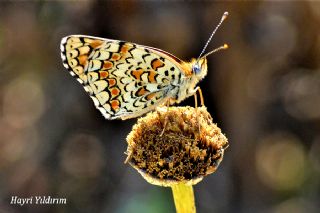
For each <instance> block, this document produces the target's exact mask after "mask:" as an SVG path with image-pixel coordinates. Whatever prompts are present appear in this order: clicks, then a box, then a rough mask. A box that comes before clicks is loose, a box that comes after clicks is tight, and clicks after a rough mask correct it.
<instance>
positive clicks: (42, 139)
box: [0, 1, 320, 213]
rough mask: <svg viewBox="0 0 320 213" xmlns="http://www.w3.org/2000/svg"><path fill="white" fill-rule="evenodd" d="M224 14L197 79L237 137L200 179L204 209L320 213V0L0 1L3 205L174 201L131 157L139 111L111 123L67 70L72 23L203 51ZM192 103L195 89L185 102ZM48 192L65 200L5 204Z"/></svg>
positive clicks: (91, 31) (127, 207) (103, 206)
mask: <svg viewBox="0 0 320 213" xmlns="http://www.w3.org/2000/svg"><path fill="white" fill-rule="evenodd" d="M224 11H229V13H230V16H229V18H228V19H227V20H226V22H225V23H224V24H223V26H222V27H221V29H219V31H218V32H217V34H216V35H215V36H214V39H213V41H212V42H211V43H210V45H209V48H208V50H211V49H213V48H215V47H217V46H220V45H222V44H224V43H228V44H229V46H230V49H228V50H227V51H221V52H219V53H216V54H214V55H211V56H210V57H209V58H208V66H209V71H208V76H207V77H206V78H205V79H204V80H203V81H202V82H201V83H200V86H201V88H202V90H203V93H204V96H205V103H206V105H207V107H208V110H209V112H210V113H211V114H212V116H213V118H214V121H215V122H216V123H217V124H218V125H219V126H220V127H221V128H222V131H223V132H224V133H225V134H226V135H227V137H228V138H229V142H230V147H229V149H228V150H227V152H226V154H225V159H224V161H223V162H222V163H221V166H220V168H219V169H218V171H217V172H216V173H215V174H213V175H210V176H209V177H207V178H205V179H204V181H202V182H201V183H199V184H198V185H196V186H195V194H196V203H197V208H198V212H199V213H201V212H281V213H282V212H291V213H293V212H319V208H320V207H319V200H320V196H319V192H320V157H319V156H320V155H319V153H320V133H319V132H320V131H319V129H320V28H319V26H320V4H319V3H318V2H316V1H315V2H312V1H310V2H302V1H301V2H258V1H253V2H240V3H231V2H210V1H174V3H169V1H159V2H158V1H121V2H119V3H116V1H109V2H103V3H99V2H97V1H80V2H64V1H59V2H36V1H35V2H12V3H9V2H1V3H0V135H1V137H0V212H116V213H122V212H130V213H131V212H132V213H134V212H139V213H144V212H145V213H149V212H154V213H162V212H163V213H165V212H174V205H173V201H172V197H171V191H170V189H168V188H161V187H157V186H153V185H150V184H148V183H146V182H145V181H144V180H143V179H142V178H141V176H140V175H139V174H138V173H137V172H136V171H134V170H133V169H132V168H131V167H129V166H128V165H125V164H124V163H123V162H124V160H125V158H126V156H125V154H124V151H125V150H126V141H125V138H126V135H127V134H128V133H129V131H130V129H131V127H132V125H133V124H134V123H135V119H133V120H127V121H107V120H105V119H104V118H103V117H102V115H101V114H100V112H99V111H98V110H96V109H95V107H94V105H93V103H92V101H91V100H90V98H89V97H88V96H87V95H86V93H85V91H84V90H83V89H82V88H81V85H80V84H79V83H78V82H76V81H75V79H74V78H72V77H71V76H70V75H69V74H68V72H66V70H65V69H64V67H63V66H62V63H61V59H60V51H59V43H60V40H61V38H62V37H63V36H65V35H69V34H86V35H92V36H99V37H105V38H111V39H121V40H127V41H132V42H135V43H138V44H143V45H148V46H153V47H157V48H160V49H163V50H165V51H168V52H170V53H172V54H174V55H176V56H177V57H179V58H181V59H186V60H189V59H190V58H191V57H197V56H198V55H199V53H200V51H201V49H202V47H203V46H204V44H205V42H206V40H207V38H208V37H209V35H210V33H211V31H212V29H213V28H214V27H215V26H216V24H217V22H218V21H219V20H220V17H221V15H222V14H223V12H224ZM187 104H188V105H193V104H194V103H193V99H192V98H189V99H188V100H187V101H185V102H183V103H182V105H187ZM13 195H16V196H19V197H30V196H36V195H50V196H52V197H65V198H67V205H51V206H45V205H44V206H39V205H38V206H30V205H29V206H24V207H18V206H13V205H10V204H9V202H10V199H11V196H13Z"/></svg>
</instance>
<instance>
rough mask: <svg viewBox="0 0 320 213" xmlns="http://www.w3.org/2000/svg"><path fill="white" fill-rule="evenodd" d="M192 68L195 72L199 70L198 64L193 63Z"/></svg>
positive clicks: (197, 72)
mask: <svg viewBox="0 0 320 213" xmlns="http://www.w3.org/2000/svg"><path fill="white" fill-rule="evenodd" d="M192 69H193V72H194V73H195V74H199V73H200V71H201V69H200V66H199V64H195V65H194V66H193V68H192Z"/></svg>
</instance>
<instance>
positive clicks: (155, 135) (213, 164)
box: [126, 107, 228, 186]
mask: <svg viewBox="0 0 320 213" xmlns="http://www.w3.org/2000/svg"><path fill="white" fill-rule="evenodd" d="M165 123H166V126H165ZM163 128H165V131H164V134H163V135H161V133H162V131H163ZM127 142H128V150H127V154H128V158H127V160H126V162H129V163H130V165H131V166H133V167H134V168H135V169H137V170H138V171H139V172H140V174H141V175H142V176H143V177H144V178H145V179H146V180H147V181H148V182H150V183H152V184H155V185H161V186H170V185H172V184H176V183H186V184H196V183H198V182H199V181H201V180H202V178H203V177H204V176H206V175H208V174H211V173H213V172H214V171H215V170H216V169H217V168H218V166H219V164H220V162H221V161H222V159H223V154H224V150H225V148H226V147H228V140H227V138H226V137H225V136H224V135H223V134H222V133H221V130H220V128H218V127H217V126H216V125H215V124H213V122H212V118H211V116H210V114H209V113H208V112H207V110H206V108H205V107H199V108H197V109H195V108H192V107H169V108H167V107H161V108H160V107H159V108H158V109H157V111H155V112H150V113H148V114H147V115H146V116H145V117H143V118H140V119H139V120H138V123H137V124H136V125H134V126H133V129H132V131H131V132H130V134H129V135H128V137H127Z"/></svg>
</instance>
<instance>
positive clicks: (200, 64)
mask: <svg viewBox="0 0 320 213" xmlns="http://www.w3.org/2000/svg"><path fill="white" fill-rule="evenodd" d="M191 63H192V73H193V75H194V76H196V78H197V79H199V80H201V79H203V78H204V77H205V76H206V75H207V72H208V66H207V59H206V58H200V59H199V60H196V59H193V60H192V61H191Z"/></svg>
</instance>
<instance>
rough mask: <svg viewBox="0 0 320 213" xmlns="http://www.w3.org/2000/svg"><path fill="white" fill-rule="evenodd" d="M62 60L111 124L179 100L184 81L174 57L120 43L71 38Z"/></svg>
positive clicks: (67, 39) (66, 40)
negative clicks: (112, 121) (180, 86)
mask: <svg viewBox="0 0 320 213" xmlns="http://www.w3.org/2000/svg"><path fill="white" fill-rule="evenodd" d="M61 57H62V60H63V65H64V66H65V67H66V69H68V70H69V72H70V74H71V75H72V76H75V77H76V78H77V80H78V81H79V82H80V83H81V84H82V85H83V86H84V89H85V90H86V91H87V92H88V93H89V95H90V97H91V98H92V100H93V102H94V104H95V106H96V107H97V109H99V110H100V111H101V113H102V114H103V115H104V117H105V118H107V119H116V118H121V119H127V118H133V117H138V116H140V115H142V114H144V113H146V112H148V111H150V110H152V109H154V108H155V107H156V106H158V105H159V104H162V103H164V102H165V101H166V100H168V99H169V98H174V96H175V95H177V94H178V92H179V85H180V84H181V79H183V75H184V73H183V72H182V68H181V66H180V64H181V60H180V59H178V58H176V57H174V56H172V55H170V54H169V53H166V52H164V51H162V50H159V49H156V48H152V47H147V46H142V45H138V44H133V43H130V42H124V41H118V40H111V39H103V38H97V37H90V36H81V35H73V36H68V37H65V38H63V39H62V41H61Z"/></svg>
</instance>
